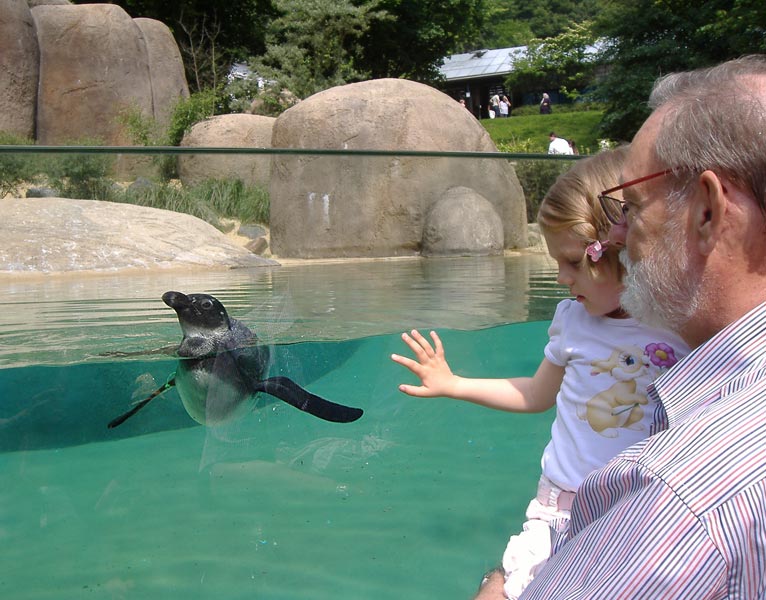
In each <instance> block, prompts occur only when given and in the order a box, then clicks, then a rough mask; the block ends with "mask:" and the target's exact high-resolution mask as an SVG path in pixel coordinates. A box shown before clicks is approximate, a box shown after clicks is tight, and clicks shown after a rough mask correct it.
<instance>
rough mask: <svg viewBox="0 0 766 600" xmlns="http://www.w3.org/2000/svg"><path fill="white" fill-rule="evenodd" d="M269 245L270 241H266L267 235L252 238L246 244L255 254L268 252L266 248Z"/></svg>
mask: <svg viewBox="0 0 766 600" xmlns="http://www.w3.org/2000/svg"><path fill="white" fill-rule="evenodd" d="M268 247H269V243H268V242H267V241H266V238H265V237H259V238H256V239H254V240H251V241H249V242H247V244H245V248H247V249H248V250H250V252H252V253H253V254H259V255H260V254H263V253H264V252H266V250H267V249H268Z"/></svg>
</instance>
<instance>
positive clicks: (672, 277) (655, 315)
mask: <svg viewBox="0 0 766 600" xmlns="http://www.w3.org/2000/svg"><path fill="white" fill-rule="evenodd" d="M666 229H668V230H666V231H665V232H664V233H665V234H667V237H665V238H664V240H665V241H667V243H665V241H660V242H659V243H656V244H655V246H654V248H652V250H651V251H650V252H649V254H648V255H647V256H645V257H644V258H643V259H641V260H640V261H638V262H635V263H634V262H633V261H631V260H630V259H629V258H628V253H627V249H626V248H623V249H622V251H621V252H620V261H621V262H622V264H623V265H625V269H626V271H627V273H626V275H625V277H624V279H623V284H624V285H625V290H624V291H623V293H622V295H621V297H620V299H621V302H622V306H623V308H624V309H625V310H626V311H628V313H630V315H631V316H633V317H635V318H636V319H638V320H639V321H641V322H642V323H645V324H646V325H649V326H651V327H657V328H660V329H669V330H671V331H675V332H680V331H681V329H682V327H683V326H684V325H685V324H686V323H687V322H688V321H689V319H690V318H691V316H692V315H693V314H694V312H695V311H696V310H697V308H698V307H699V300H700V298H699V289H700V284H701V279H700V278H699V277H695V273H693V272H692V271H691V269H690V266H689V257H688V255H687V254H686V253H685V252H684V247H683V245H681V246H680V248H679V246H678V245H676V244H675V240H680V239H683V237H681V236H679V235H678V232H673V231H670V230H671V229H672V226H671V227H668V228H666ZM671 240H672V241H671ZM671 245H672V246H673V247H674V249H673V250H671V249H670V247H669V246H671Z"/></svg>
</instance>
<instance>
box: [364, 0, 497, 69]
mask: <svg viewBox="0 0 766 600" xmlns="http://www.w3.org/2000/svg"><path fill="white" fill-rule="evenodd" d="M379 6H380V8H381V9H383V10H385V11H386V13H388V14H389V15H390V16H391V18H390V19H386V20H378V21H376V22H374V23H372V24H371V26H370V28H369V30H368V31H367V32H366V33H365V35H364V36H363V38H362V39H361V47H362V55H361V56H360V58H359V62H358V64H359V67H360V68H361V69H363V70H365V71H367V72H368V73H369V74H370V76H371V77H373V78H381V77H406V78H408V79H413V80H415V81H422V82H435V81H437V80H439V78H440V75H439V70H438V69H439V66H440V64H441V60H442V59H443V58H444V57H445V56H447V55H449V54H452V53H454V52H457V51H459V50H461V49H463V48H465V47H467V46H473V45H474V44H475V43H476V40H477V39H478V36H479V32H480V30H481V26H482V21H483V18H484V12H483V11H484V8H483V7H484V0H381V2H380V5H379Z"/></svg>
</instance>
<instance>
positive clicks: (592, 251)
mask: <svg viewBox="0 0 766 600" xmlns="http://www.w3.org/2000/svg"><path fill="white" fill-rule="evenodd" d="M608 244H609V240H604V241H603V242H599V241H598V240H596V241H595V242H591V243H590V244H588V246H587V247H586V248H585V254H587V255H588V256H590V259H591V260H592V261H593V262H594V263H595V262H598V260H599V259H600V258H601V257H602V256H603V255H604V250H606V247H607V245H608Z"/></svg>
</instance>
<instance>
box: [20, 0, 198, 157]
mask: <svg viewBox="0 0 766 600" xmlns="http://www.w3.org/2000/svg"><path fill="white" fill-rule="evenodd" d="M32 17H33V18H34V22H35V25H36V28H37V37H38V42H39V47H40V82H39V92H38V97H37V141H38V142H39V143H41V144H63V143H69V142H72V141H73V140H78V139H83V138H90V139H98V140H99V141H100V142H101V143H104V144H106V145H125V144H130V143H131V141H132V140H130V139H129V136H128V135H127V133H126V132H125V128H124V126H123V125H122V123H121V122H120V119H119V117H120V115H121V114H123V113H124V112H125V111H126V110H138V111H139V112H140V113H142V114H144V115H146V116H150V117H155V118H157V119H158V120H160V121H161V122H162V121H163V120H164V121H167V119H168V117H169V114H170V110H171V109H172V107H173V105H174V104H175V103H176V102H177V101H178V99H179V98H181V97H183V96H185V95H188V88H187V86H186V85H185V81H184V75H183V67H182V65H181V59H180V53H179V52H178V48H177V47H176V46H175V42H174V41H173V39H172V36H171V35H170V32H169V31H168V30H167V27H165V26H164V25H162V24H161V23H158V22H154V23H150V22H149V20H147V19H137V20H134V19H132V18H131V17H130V16H129V15H128V13H126V12H125V11H124V10H123V9H122V8H120V7H119V6H117V5H114V4H83V5H67V4H64V5H48V4H46V5H40V6H36V7H34V8H32Z"/></svg>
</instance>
